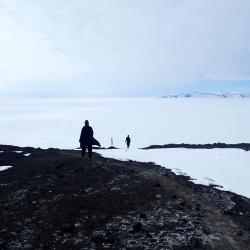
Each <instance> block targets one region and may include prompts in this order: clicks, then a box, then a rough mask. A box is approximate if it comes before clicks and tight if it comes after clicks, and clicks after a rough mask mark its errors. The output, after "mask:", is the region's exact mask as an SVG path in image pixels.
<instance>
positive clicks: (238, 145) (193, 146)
mask: <svg viewBox="0 0 250 250" xmlns="http://www.w3.org/2000/svg"><path fill="white" fill-rule="evenodd" d="M159 148H188V149H216V148H234V149H242V150H245V151H249V150H250V143H235V144H230V143H222V142H218V143H211V144H210V143H207V144H188V143H180V144H178V143H170V144H164V145H150V146H148V147H145V148H142V149H159Z"/></svg>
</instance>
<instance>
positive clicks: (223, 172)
mask: <svg viewBox="0 0 250 250" xmlns="http://www.w3.org/2000/svg"><path fill="white" fill-rule="evenodd" d="M85 119H88V120H89V121H90V125H91V126H92V127H93V129H94V133H95V137H96V138H97V139H98V140H99V141H100V143H101V144H102V145H103V146H105V147H107V146H110V141H111V137H112V138H113V141H114V146H116V147H119V148H121V149H119V150H106V151H101V152H102V154H103V155H104V156H108V157H115V158H118V159H124V160H126V159H133V160H140V161H153V162H156V163H157V164H160V165H163V166H165V167H168V168H171V169H173V171H175V172H176V173H186V174H188V175H190V176H191V177H192V178H193V179H195V180H194V181H195V182H197V183H205V184H208V183H212V184H218V185H221V186H223V187H224V189H226V190H231V191H233V192H236V193H239V194H242V195H245V196H247V197H250V184H249V178H250V152H245V151H242V150H239V149H220V150H219V149H216V150H215V149H214V150H194V149H189V150H187V149H161V150H149V151H144V150H140V149H138V148H140V147H145V146H148V145H150V144H166V143H214V142H225V143H238V142H250V132H249V130H250V129H249V128H250V126H249V124H250V98H240V99H237V98H236V99H233V98H229V99H220V98H218V99H216V98H215V99H198V98H197V99H192V98H191V99H188V98H183V99H181V98H180V99H179V98H178V99H161V98H104V99H100V98H85V99H36V100H31V99H29V100H0V144H11V145H19V146H34V147H43V148H47V147H58V148H76V147H78V146H79V145H78V139H79V134H80V130H81V127H82V125H83V123H84V120H85ZM128 134H129V135H130V136H131V139H132V143H131V149H130V150H126V149H125V142H124V141H125V137H126V136H127V135H128ZM0 157H1V155H0Z"/></svg>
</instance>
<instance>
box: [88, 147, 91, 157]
mask: <svg viewBox="0 0 250 250" xmlns="http://www.w3.org/2000/svg"><path fill="white" fill-rule="evenodd" d="M88 153H89V158H91V157H92V145H88Z"/></svg>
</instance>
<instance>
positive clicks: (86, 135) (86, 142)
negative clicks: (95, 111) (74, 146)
mask: <svg viewBox="0 0 250 250" xmlns="http://www.w3.org/2000/svg"><path fill="white" fill-rule="evenodd" d="M93 135H94V132H93V129H92V128H91V127H90V126H89V121H88V120H86V121H85V126H84V127H83V128H82V131H81V136H80V139H79V142H80V145H81V148H82V157H84V155H85V151H86V149H87V148H88V154H89V158H91V157H92V144H93Z"/></svg>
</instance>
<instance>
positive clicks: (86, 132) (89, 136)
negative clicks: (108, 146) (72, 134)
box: [79, 126, 94, 145]
mask: <svg viewBox="0 0 250 250" xmlns="http://www.w3.org/2000/svg"><path fill="white" fill-rule="evenodd" d="M93 134H94V132H93V129H92V128H91V127H90V126H84V127H83V128H82V131H81V136H80V139H79V142H80V143H81V144H86V145H87V144H92V142H93Z"/></svg>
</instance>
